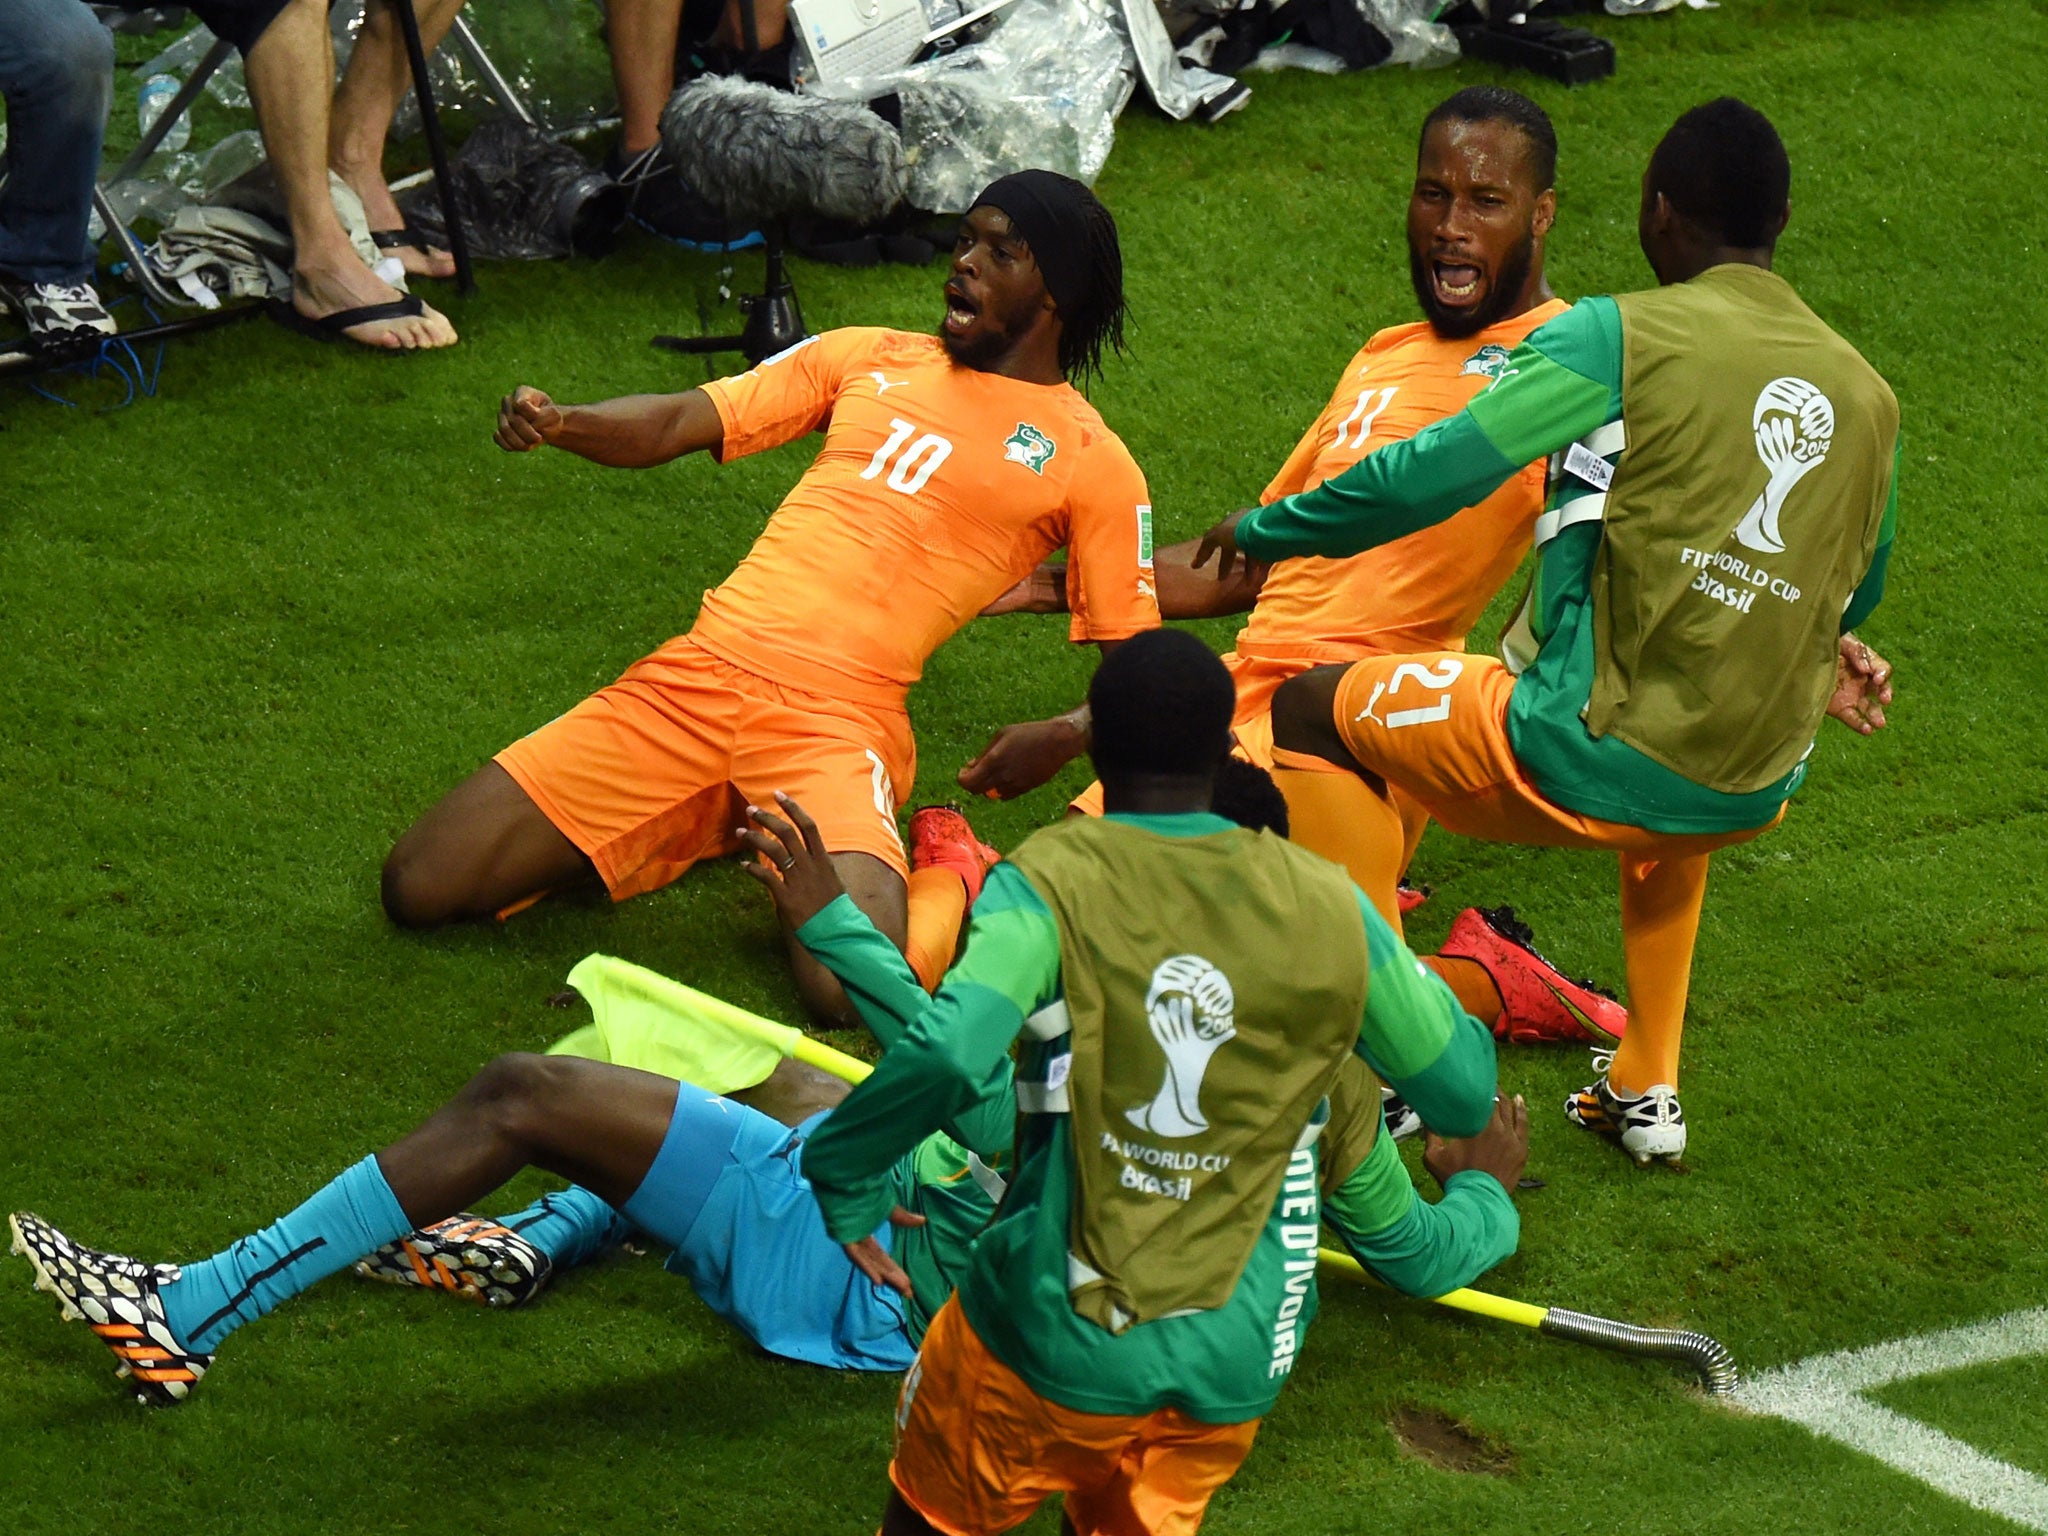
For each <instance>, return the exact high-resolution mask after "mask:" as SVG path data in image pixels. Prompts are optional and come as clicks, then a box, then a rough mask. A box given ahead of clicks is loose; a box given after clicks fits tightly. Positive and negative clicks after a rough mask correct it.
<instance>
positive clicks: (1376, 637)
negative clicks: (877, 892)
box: [991, 85, 1627, 1125]
mask: <svg viewBox="0 0 2048 1536" xmlns="http://www.w3.org/2000/svg"><path fill="white" fill-rule="evenodd" d="M1556 172H1557V133H1556V130H1555V129H1554V128H1553V127H1552V125H1551V121H1550V118H1549V116H1548V114H1546V113H1545V112H1544V110H1543V109H1542V108H1541V107H1540V106H1538V105H1537V104H1536V103H1535V102H1533V101H1531V100H1530V99H1529V98H1528V97H1526V96H1524V95H1522V94H1520V93H1519V92H1517V91H1511V90H1507V89H1505V88H1503V87H1501V86H1497V85H1476V86H1468V87H1466V88H1465V89H1464V90H1461V91H1458V92H1456V93H1454V94H1453V95H1451V96H1449V97H1447V98H1446V99H1445V100H1444V101H1442V102H1440V103H1439V104H1438V105H1437V106H1436V107H1435V108H1434V109H1433V110H1432V111H1431V112H1430V113H1429V115H1428V116H1427V117H1425V118H1424V119H1423V122H1422V132H1421V135H1420V139H1419V141H1418V143H1417V145H1416V153H1415V181H1414V184H1413V187H1412V188H1411V190H1410V192H1409V197H1408V217H1407V241H1408V269H1409V276H1410V279H1411V281H1412V283H1413V286H1414V290H1415V299H1416V303H1417V304H1418V305H1419V306H1420V308H1421V310H1422V314H1423V319H1421V320H1419V321H1411V322H1409V323H1407V324H1404V325H1393V326H1388V327H1387V328H1386V329H1384V330H1381V331H1378V332H1376V333H1375V334H1374V335H1373V336H1372V337H1371V339H1369V340H1368V341H1367V342H1366V344H1365V345H1364V346H1363V347H1361V348H1360V349H1359V350H1358V352H1357V354H1356V355H1355V356H1353V357H1352V359H1351V360H1350V361H1349V362H1348V363H1346V364H1345V365H1344V371H1343V372H1342V373H1341V374H1340V375H1339V376H1338V379H1337V384H1336V387H1335V388H1334V389H1333V390H1332V391H1331V393H1330V398H1329V403H1328V404H1326V405H1325V406H1324V407H1323V409H1322V412H1321V414H1320V415H1318V416H1317V417H1316V419H1315V421H1313V422H1312V423H1311V424H1310V425H1309V428H1308V430H1307V431H1306V432H1305V433H1303V434H1302V437H1301V441H1300V442H1299V443H1298V444H1296V445H1295V448H1294V451H1293V452H1292V453H1291V454H1289V455H1288V457H1287V460H1286V462H1285V463H1284V464H1282V465H1281V466H1280V468H1279V469H1278V471H1277V472H1276V473H1275V474H1274V475H1273V477H1272V479H1271V480H1270V481H1269V482H1268V483H1267V485H1266V488H1265V490H1264V491H1263V492H1262V493H1261V495H1260V500H1261V501H1262V502H1274V501H1278V500H1279V499H1280V498H1281V497H1283V496H1291V495H1293V494H1295V493H1296V492H1299V491H1306V490H1312V489H1314V488H1315V487H1316V486H1319V485H1321V484H1322V483H1323V482H1324V481H1326V480H1329V479H1331V478H1333V477H1334V476H1337V475H1340V474H1342V473H1343V472H1344V471H1345V470H1347V469H1349V468H1351V466H1352V465H1354V464H1356V463H1358V462H1359V461H1360V460H1361V459H1363V458H1365V457H1366V455H1367V454H1369V453H1371V452H1373V451H1374V450H1375V449H1377V448H1380V447H1383V446H1385V445H1386V444H1388V443H1397V442H1401V441H1403V440H1404V439H1407V438H1410V437H1413V436H1414V435H1415V434H1416V433H1417V432H1420V431H1421V430H1422V429H1423V428H1424V427H1427V426H1429V425H1430V424H1432V423H1433V422H1437V421H1441V420H1443V419H1444V418H1445V417H1447V416H1451V415H1454V414H1456V413H1457V412H1458V411H1459V410H1460V409H1462V408H1463V407H1464V406H1465V405H1467V404H1468V403H1470V401H1471V400H1472V399H1473V398H1474V397H1475V396H1477V395H1478V394H1479V393H1480V392H1481V391H1482V390H1484V389H1486V388H1487V387H1488V386H1489V385H1491V384H1492V383H1493V381H1494V380H1495V379H1497V378H1499V377H1500V375H1501V373H1502V372H1503V370H1505V369H1506V367H1507V364H1508V355H1509V353H1510V352H1512V351H1513V350H1514V348H1516V347H1517V346H1519V345H1521V343H1522V342H1523V341H1524V340H1525V339H1526V338H1527V337H1528V335H1529V333H1530V332H1532V331H1534V330H1535V329H1536V328H1537V327H1538V326H1540V325H1544V324H1546V323H1548V322H1549V321H1551V320H1554V319H1556V318H1557V316H1559V315H1561V314H1563V313H1564V310H1565V305H1564V303H1563V301H1562V300H1560V299H1558V298H1557V297H1556V296H1555V295H1553V294H1552V293H1551V291H1550V284H1549V282H1548V281H1547V279H1546V278H1545V275H1544V255H1545V251H1546V247H1547V244H1548V241H1549V237H1550V232H1551V227H1552V224H1553V221H1554V220H1555V218H1556V214H1557V193H1556V190H1555V182H1556ZM1543 485H1544V466H1543V465H1542V464H1541V463H1540V462H1539V463H1535V464H1530V465H1528V466H1527V467H1525V468H1523V469H1522V470H1521V471H1520V472H1519V473H1516V474H1514V475H1510V476H1509V477H1508V478H1507V479H1506V480H1505V481H1504V482H1503V483H1501V484H1500V485H1499V486H1498V487H1496V488H1494V489H1493V490H1492V491H1491V493H1490V494H1487V495H1484V496H1480V497H1477V498H1475V500H1474V502H1473V504H1472V505H1471V506H1469V507H1465V508H1462V509H1460V510H1459V511H1458V512H1456V513H1455V514H1453V515H1452V516H1451V517H1449V518H1446V519H1445V520H1444V521H1443V522H1441V523H1439V524H1437V525H1436V526H1434V527H1431V528H1426V529H1422V530H1420V531H1418V532H1416V533H1415V534H1414V535H1412V536H1411V537H1409V538H1406V539H1402V540H1400V541H1399V542H1398V543H1396V544H1390V545H1384V546H1381V547H1378V548H1375V549H1369V550H1365V551H1363V552H1361V553H1358V554H1353V555H1348V556H1344V557H1341V558H1337V559H1283V560H1280V561H1277V562H1275V563H1274V564H1273V565H1272V566H1271V567H1270V568H1269V569H1267V571H1266V573H1265V575H1264V578H1263V580H1256V579H1253V578H1252V575H1251V573H1250V572H1248V571H1247V572H1243V573H1237V572H1234V573H1232V575H1231V576H1230V578H1229V579H1228V580H1224V581H1217V580H1215V579H1213V578H1212V577H1210V576H1209V575H1208V574H1207V573H1205V572H1201V571H1198V570H1197V569H1196V568H1195V565H1194V557H1195V553H1196V550H1197V548H1198V547H1199V543H1200V541H1199V540H1196V539H1189V540H1187V541H1186V542H1185V543H1182V544H1176V545H1173V546H1171V547H1170V548H1167V549H1162V550H1160V551H1159V554H1158V570H1157V575H1158V585H1159V606H1160V612H1161V613H1162V614H1163V615H1164V616H1165V617H1167V618H1169V619H1198V618H1210V617H1215V616H1219V615H1222V614H1227V613H1242V612H1244V611H1245V610H1246V609H1250V611H1251V618H1250V620H1249V621H1248V622H1247V623H1246V624H1245V626H1244V628H1243V629H1242V630H1240V631H1239V632H1238V636H1237V641H1236V645H1235V648H1234V649H1233V650H1232V651H1231V652H1230V653H1229V654H1228V655H1226V656H1225V657H1224V658H1223V661H1224V665H1225V666H1227V667H1229V669H1230V673H1231V676H1232V678H1233V679H1234V680H1235V681H1236V684H1237V714H1236V717H1235V719H1234V720H1233V722H1232V727H1231V729H1232V734H1233V735H1234V737H1235V738H1236V743H1237V751H1238V753H1239V755H1240V756H1242V757H1244V758H1245V759H1246V760H1247V761H1250V762H1253V763H1257V764H1259V765H1260V766H1262V767H1266V768H1270V769H1272V770H1273V774H1274V778H1275V779H1276V780H1277V781H1278V782H1279V784H1280V787H1281V790H1282V792H1283V793H1284V794H1285V795H1286V796H1287V805H1288V813H1289V817H1290V819H1291V821H1292V823H1293V828H1294V838H1295V840H1296V841H1297V842H1299V843H1301V844H1302V846H1303V847H1305V848H1308V849H1310V850H1311V851H1313V852H1316V853H1320V854H1322V855H1323V856H1324V857H1325V858H1330V859H1335V860H1337V861H1338V862H1339V863H1341V864H1344V865H1346V867H1347V868H1349V869H1350V871H1351V875H1352V878H1353V879H1355V880H1357V881H1358V883H1359V885H1360V886H1361V887H1362V888H1363V889H1364V890H1365V891H1366V893H1367V894H1368V895H1371V896H1372V897H1373V898H1374V899H1375V900H1376V901H1380V902H1382V903H1383V905H1382V906H1381V909H1380V910H1381V915H1382V916H1383V917H1385V918H1386V919H1387V921H1388V922H1390V923H1392V924H1393V925H1394V926H1395V928H1396V930H1397V931H1398V930H1399V928H1400V926H1401V916H1402V910H1403V905H1397V903H1396V895H1395V884H1394V878H1395V877H1397V876H1399V875H1400V873H1401V872H1402V871H1403V870H1405V869H1406V868H1407V867H1408V862H1409V859H1410V858H1411V857H1412V856H1413V854H1414V852H1415V847H1416V844H1417V843H1418V842H1419V841H1420V840H1421V837H1422V833H1423V829H1424V827H1425V825H1426V824H1427V822H1428V817H1427V815H1426V814H1424V813H1423V811H1422V810H1421V808H1420V807H1419V806H1417V805H1416V804H1415V803H1414V802H1413V801H1412V800H1408V799H1406V798H1402V799H1400V800H1398V801H1397V804H1398V805H1399V807H1400V809H1401V811H1402V834H1403V835H1402V838H1401V839H1400V840H1399V841H1394V842H1388V843H1386V844H1384V845H1383V844H1381V843H1379V842H1376V841H1375V842H1370V843H1367V842H1362V841H1361V840H1360V839H1359V838H1358V837H1357V836H1356V835H1355V833H1354V830H1353V821H1354V817H1353V814H1352V810H1351V807H1350V803H1349V801H1350V797H1351V795H1352V794H1354V793H1356V789H1357V786H1356V784H1355V782H1353V781H1351V780H1350V779H1349V776H1348V775H1345V774H1341V773H1335V772H1332V771H1330V765H1329V764H1327V763H1324V762H1322V761H1321V760H1320V759H1317V758H1308V757H1302V756H1300V755H1298V754H1287V753H1281V754H1278V755H1277V756H1276V754H1275V753H1274V750H1273V715H1272V708H1273V695H1274V693H1275V692H1276V691H1277V690H1278V689H1279V687H1280V685H1281V684H1282V683H1284V682H1286V681H1287V680H1288V679H1289V678H1291V677H1295V676H1298V675H1299V674H1301V673H1303V672H1306V671H1308V670H1309V669H1310V668H1312V667H1318V666H1328V665H1330V664H1332V663H1343V662H1351V661H1360V660H1363V659H1364V658H1366V657H1368V656H1385V655H1393V654H1407V653H1412V652H1417V651H1459V650H1463V649H1464V647H1465V637H1466V635H1467V634H1468V633H1470V631H1471V629H1472V626H1473V625H1474V624H1476V623H1477V622H1478V621H1479V618H1480V615H1481V614H1482V613H1483V612H1484V611H1485V609H1486V605H1487V603H1488V602H1489V601H1490V600H1491V599H1492V597H1493V595H1494V593H1495V592H1496V591H1497V590H1499V588H1500V586H1501V584H1502V583H1503V582H1505V581H1506V580H1507V579H1508V577H1509V575H1510V574H1511V573H1512V572H1513V571H1514V569H1515V567H1516V566H1517V565H1519V564H1520V563H1521V560H1522V557H1523V556H1524V555H1526V554H1528V552H1529V545H1530V541H1531V539H1532V538H1533V537H1534V535H1535V531H1536V520H1537V518H1538V517H1539V516H1540V515H1541V514H1542V511H1543ZM1065 583H1066V572H1065V570H1064V569H1063V568H1061V567H1059V566H1056V565H1050V564H1048V565H1046V566H1042V567H1040V569H1039V570H1038V571H1036V572H1034V573H1033V574H1032V576H1031V577H1029V578H1027V579H1026V581H1025V582H1024V583H1023V584H1021V585H1020V586H1019V587H1018V588H1016V589H1013V591H1012V592H1010V593H1006V594H1005V595H1004V597H1003V598H1001V599H999V600H998V601H997V603H996V604H995V605H994V606H993V607H992V609H991V611H992V612H998V613H1007V612H1014V611H1058V610H1060V609H1063V608H1064V607H1065V597H1064V588H1065ZM1101 807H1102V791H1101V789H1100V787H1099V786H1090V787H1089V788H1088V789H1086V790H1084V791H1083V792H1082V793H1081V794H1080V796H1078V797H1077V798H1076V799H1075V801H1074V808H1075V809H1076V810H1079V811H1082V812H1085V813H1087V814H1089V815H1094V814H1097V813H1098V812H1099V811H1100V810H1101ZM1382 863H1386V864H1389V865H1390V866H1391V870H1390V871H1382V870H1381V869H1380V868H1379V866H1380V865H1381V864H1382ZM1383 873H1384V874H1385V875H1386V878H1384V879H1383V878H1381V876H1382V874H1383ZM1419 899H1420V897H1419V893H1414V894H1412V895H1410V894H1408V893H1405V892H1404V893H1403V904H1405V902H1406V901H1408V900H1419ZM1532 939H1533V936H1532V935H1531V934H1530V932H1529V930H1528V928H1527V926H1526V925H1524V924H1523V923H1521V922H1520V921H1519V920H1518V919H1517V918H1516V917H1515V915H1514V912H1513V910H1512V909H1511V908H1494V909H1490V910H1482V909H1480V908H1477V907H1471V908H1467V909H1466V910H1465V911H1463V912H1461V913H1459V914H1458V916H1457V917H1456V919H1455V920H1453V922H1452V924H1451V928H1450V933H1449V936H1448V937H1447V938H1446V939H1445V940H1444V943H1443V946H1442V947H1441V948H1440V949H1439V950H1438V951H1437V953H1436V954H1434V955H1429V956H1425V957H1424V959H1423V963H1424V964H1425V965H1427V966H1429V967H1430V968H1431V969H1433V970H1435V971H1436V972H1437V974H1438V975H1440V976H1441V977H1443V979H1444V980H1445V981H1446V982H1447V983H1448V984H1449V985H1450V986H1451V987H1452V988H1453V989H1454V990H1455V991H1456V992H1457V994H1458V998H1459V1001H1460V1002H1461V1003H1463V1004H1464V1006H1465V1007H1466V1008H1467V1009H1468V1010H1469V1011H1470V1012H1472V1013H1473V1014H1474V1015H1476V1016H1477V1017H1478V1018H1481V1019H1483V1020H1485V1021H1486V1022H1487V1023H1489V1024H1490V1025H1492V1026H1493V1030H1494V1033H1495V1034H1496V1035H1497V1036H1499V1037H1500V1038H1502V1039H1513V1040H1517V1041H1525V1042H1526V1041H1539V1040H1574V1041H1583V1040H1586V1039H1588V1038H1592V1039H1596V1040H1599V1039H1605V1038H1607V1037H1608V1036H1612V1035H1619V1034H1621V1033H1622V1032H1623V1030H1624V1029H1625V1028H1626V1024H1627V1017H1626V1014H1625V1013H1624V1011H1623V1009H1622V1007H1621V1005H1620V1004H1619V1003H1617V1002H1615V1001H1614V1000H1613V999H1612V998H1611V997H1608V996H1607V995H1605V994H1604V993H1602V992H1600V991H1598V990H1596V989H1595V988H1593V987H1592V986H1591V985H1590V984H1588V983H1582V982H1577V981H1574V980H1573V979H1571V978H1570V977H1568V976H1566V975H1565V974H1564V973H1563V972H1561V971H1559V970H1558V969H1557V968H1556V967H1554V966H1553V965H1551V964H1550V962H1549V961H1547V960H1545V959H1544V958H1543V957H1542V956H1541V955H1539V954H1538V953H1536V951H1535V949H1534V947H1533V943H1532ZM1589 1024H1590V1026H1591V1031H1590V1032H1589V1029H1588V1025H1589ZM1403 1123H1404V1122H1403V1121H1402V1120H1398V1119H1397V1121H1396V1124H1397V1125H1401V1124H1403ZM1406 1123H1407V1124H1411V1125H1412V1119H1410V1120H1408V1121H1407V1122H1406Z"/></svg>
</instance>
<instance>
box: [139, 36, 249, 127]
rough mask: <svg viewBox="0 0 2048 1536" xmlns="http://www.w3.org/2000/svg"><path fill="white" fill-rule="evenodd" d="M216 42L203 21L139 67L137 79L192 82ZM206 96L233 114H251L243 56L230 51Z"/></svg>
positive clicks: (212, 75) (209, 85) (207, 82)
mask: <svg viewBox="0 0 2048 1536" xmlns="http://www.w3.org/2000/svg"><path fill="white" fill-rule="evenodd" d="M216 41H218V39H216V38H215V37H214V35H213V33H212V32H210V31H208V30H207V27H206V23H205V22H203V21H202V22H200V23H198V24H197V25H195V26H194V27H193V28H192V29H191V30H190V31H189V32H186V33H185V34H184V35H183V36H181V37H179V39H178V40H177V41H176V42H174V43H172V44H171V46H170V47H168V48H166V49H165V50H164V51H163V52H162V53H160V54H158V55H157V56H156V57H155V58H153V59H151V60H150V61H149V62H148V63H147V64H138V65H136V67H135V78H136V79H138V80H147V79H149V78H150V76H152V75H176V76H177V77H178V78H179V79H180V80H185V79H189V78H190V77H191V74H192V71H193V70H194V69H195V68H196V67H197V66H198V64H199V61H200V60H201V59H203V58H205V57H206V55H207V52H208V50H209V49H211V48H212V47H213V45H214V43H215V42H216ZM206 94H207V95H209V96H211V97H212V98H213V99H214V100H215V101H217V102H219V103H220V104H221V105H222V106H224V107H228V108H231V109H232V110H234V111H237V112H244V111H247V110H248V107H249V87H248V85H247V84H246V83H245V82H244V81H243V79H242V56H241V55H240V54H239V53H235V52H232V51H230V52H229V54H228V56H227V57H226V58H225V59H223V60H222V61H221V66H220V68H219V69H216V70H215V71H214V72H213V73H212V74H211V75H210V76H208V77H207V81H206Z"/></svg>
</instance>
